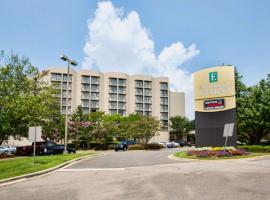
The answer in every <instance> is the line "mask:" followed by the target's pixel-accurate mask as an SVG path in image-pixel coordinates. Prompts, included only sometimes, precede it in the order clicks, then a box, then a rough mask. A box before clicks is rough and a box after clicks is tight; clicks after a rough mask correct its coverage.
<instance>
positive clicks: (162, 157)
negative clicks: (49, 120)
mask: <svg viewBox="0 0 270 200" xmlns="http://www.w3.org/2000/svg"><path fill="white" fill-rule="evenodd" d="M171 153H173V152H172V151H171V150H169V151H167V150H166V151H136V152H117V153H114V152H109V153H108V155H106V156H102V157H99V158H94V159H87V160H84V161H81V162H79V163H77V164H74V165H71V166H69V167H67V168H65V169H61V170H58V171H56V172H54V173H52V174H49V175H46V176H42V177H36V178H33V179H31V180H28V181H24V182H21V183H16V184H13V185H9V186H4V187H0V199H6V200H14V199H18V200H30V199H34V200H50V199H64V200H77V199H80V200H81V199H83V200H84V199H89V200H100V199H102V200H103V199H104V200H105V199H106V200H111V199H112V200H113V199H117V200H135V199H147V200H148V199H150V200H152V199H153V200H174V199H177V200H179V199H184V200H193V199H196V200H197V199H198V200H204V199H205V200H212V199H213V200H216V199H218V200H234V199H235V200H242V199H243V200H251V199H252V200H262V199H263V200H269V199H270V158H269V157H268V158H260V159H256V160H223V161H188V162H186V161H174V160H170V159H168V158H167V156H168V155H169V154H171ZM0 173H1V172H0Z"/></svg>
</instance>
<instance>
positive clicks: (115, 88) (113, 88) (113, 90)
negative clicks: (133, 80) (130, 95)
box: [109, 86, 117, 93]
mask: <svg viewBox="0 0 270 200" xmlns="http://www.w3.org/2000/svg"><path fill="white" fill-rule="evenodd" d="M109 92H110V93H117V87H116V86H110V88H109Z"/></svg>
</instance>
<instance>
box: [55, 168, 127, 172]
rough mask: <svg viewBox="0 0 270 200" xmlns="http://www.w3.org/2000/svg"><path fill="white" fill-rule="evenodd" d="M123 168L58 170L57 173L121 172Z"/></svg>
mask: <svg viewBox="0 0 270 200" xmlns="http://www.w3.org/2000/svg"><path fill="white" fill-rule="evenodd" d="M123 170H125V168H78V169H70V168H69V169H67V168H65V169H59V170H57V172H83V171H123Z"/></svg>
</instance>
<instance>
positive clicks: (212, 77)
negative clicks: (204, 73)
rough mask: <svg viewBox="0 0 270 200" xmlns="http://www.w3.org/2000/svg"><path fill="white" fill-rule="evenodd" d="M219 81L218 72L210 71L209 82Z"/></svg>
mask: <svg viewBox="0 0 270 200" xmlns="http://www.w3.org/2000/svg"><path fill="white" fill-rule="evenodd" d="M217 81H218V74H217V72H210V73H209V82H210V83H213V82H217Z"/></svg>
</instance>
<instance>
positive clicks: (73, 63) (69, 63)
mask: <svg viewBox="0 0 270 200" xmlns="http://www.w3.org/2000/svg"><path fill="white" fill-rule="evenodd" d="M60 59H62V60H63V61H67V62H68V63H67V97H66V113H65V115H66V118H65V142H64V143H65V145H64V152H65V153H67V135H68V98H69V74H70V65H73V66H76V65H77V62H76V61H74V60H71V59H69V58H68V57H67V56H66V55H64V54H61V55H60Z"/></svg>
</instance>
